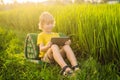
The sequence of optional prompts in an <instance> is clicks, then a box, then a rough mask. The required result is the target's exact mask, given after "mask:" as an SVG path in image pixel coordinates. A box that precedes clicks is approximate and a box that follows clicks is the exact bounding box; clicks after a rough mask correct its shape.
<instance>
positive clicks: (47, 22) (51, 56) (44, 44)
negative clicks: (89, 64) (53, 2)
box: [37, 12, 79, 75]
mask: <svg viewBox="0 0 120 80" xmlns="http://www.w3.org/2000/svg"><path fill="white" fill-rule="evenodd" d="M39 20H40V21H39V29H41V30H42V32H41V33H40V34H39V35H38V39H37V45H38V46H39V48H40V55H39V57H40V58H41V60H42V61H45V62H48V63H52V62H53V61H55V62H57V63H58V64H59V65H60V67H61V68H62V70H61V74H63V75H69V74H72V72H73V71H72V69H73V70H74V71H77V70H79V67H78V64H77V61H76V57H75V55H74V52H73V51H72V49H71V47H70V44H71V41H70V40H68V41H66V42H65V45H64V46H62V48H60V47H59V46H58V45H56V44H52V42H50V40H51V38H52V37H60V36H59V34H58V33H54V32H52V29H53V27H54V24H55V21H54V18H53V16H52V15H51V14H50V13H48V12H43V13H42V14H41V16H40V18H39ZM65 56H66V57H67V59H68V60H69V61H70V63H71V65H72V69H71V68H70V67H69V66H68V65H67V64H66V62H65V61H64V57H65Z"/></svg>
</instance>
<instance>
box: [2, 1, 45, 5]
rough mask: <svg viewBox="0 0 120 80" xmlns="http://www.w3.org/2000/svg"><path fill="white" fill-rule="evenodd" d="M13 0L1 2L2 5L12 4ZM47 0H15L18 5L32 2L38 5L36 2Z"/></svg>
mask: <svg viewBox="0 0 120 80" xmlns="http://www.w3.org/2000/svg"><path fill="white" fill-rule="evenodd" d="M14 1H15V0H3V3H4V4H13V3H14ZM44 1H47V0H16V2H18V3H26V2H33V3H38V2H44Z"/></svg>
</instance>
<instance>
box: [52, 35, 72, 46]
mask: <svg viewBox="0 0 120 80" xmlns="http://www.w3.org/2000/svg"><path fill="white" fill-rule="evenodd" d="M69 39H70V38H69V37H53V38H51V42H52V43H53V44H57V45H59V46H63V45H65V42H66V41H68V40H69Z"/></svg>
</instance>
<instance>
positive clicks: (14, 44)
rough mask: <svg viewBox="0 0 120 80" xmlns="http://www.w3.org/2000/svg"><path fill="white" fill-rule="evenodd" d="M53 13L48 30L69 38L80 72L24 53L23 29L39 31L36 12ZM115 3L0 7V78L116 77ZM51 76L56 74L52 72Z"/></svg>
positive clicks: (119, 59)
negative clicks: (64, 72) (67, 73)
mask: <svg viewBox="0 0 120 80" xmlns="http://www.w3.org/2000/svg"><path fill="white" fill-rule="evenodd" d="M43 11H49V12H50V13H51V14H52V15H53V16H54V17H55V23H56V24H55V28H54V30H53V31H55V32H61V33H64V34H66V35H68V36H70V37H71V40H72V45H71V47H72V48H73V50H74V52H75V55H76V56H77V60H78V62H79V64H80V68H81V72H80V73H79V74H77V75H76V76H75V77H74V78H71V77H63V76H61V75H60V74H59V71H60V67H59V66H58V65H55V64H52V65H49V64H35V63H31V62H28V61H27V60H26V59H25V58H24V40H25V37H26V35H27V34H28V33H39V32H40V30H39V29H38V22H39V16H40V14H41V13H42V12H43ZM119 13H120V4H114V5H109V4H94V5H91V4H82V5H79V4H70V5H49V6H47V5H39V4H25V5H24V4H23V5H22V4H21V5H9V6H0V80H120V14H119ZM54 75H56V76H54Z"/></svg>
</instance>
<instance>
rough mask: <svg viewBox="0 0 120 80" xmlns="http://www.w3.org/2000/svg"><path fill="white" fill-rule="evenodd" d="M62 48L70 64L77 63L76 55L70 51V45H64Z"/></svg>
mask: <svg viewBox="0 0 120 80" xmlns="http://www.w3.org/2000/svg"><path fill="white" fill-rule="evenodd" d="M63 49H64V50H65V52H66V56H67V58H68V60H69V61H70V63H71V65H72V66H76V65H77V60H76V57H75V55H74V52H73V51H72V49H71V47H70V45H64V46H63Z"/></svg>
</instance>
